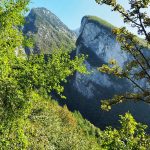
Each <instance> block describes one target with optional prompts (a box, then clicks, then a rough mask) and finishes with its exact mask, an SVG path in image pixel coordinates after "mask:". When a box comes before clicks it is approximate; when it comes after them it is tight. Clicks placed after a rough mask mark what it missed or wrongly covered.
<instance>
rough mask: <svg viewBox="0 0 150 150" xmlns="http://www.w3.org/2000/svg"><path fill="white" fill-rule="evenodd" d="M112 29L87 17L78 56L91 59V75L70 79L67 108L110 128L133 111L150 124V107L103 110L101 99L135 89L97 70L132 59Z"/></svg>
mask: <svg viewBox="0 0 150 150" xmlns="http://www.w3.org/2000/svg"><path fill="white" fill-rule="evenodd" d="M112 29H113V26H112V25H110V24H109V23H107V22H105V21H104V20H101V19H99V18H97V17H92V16H86V17H84V18H83V19H82V23H81V28H80V35H79V37H78V39H77V52H76V53H77V55H78V54H81V53H82V54H86V55H88V56H89V57H88V59H87V60H86V61H85V64H86V66H87V69H88V70H89V71H91V74H90V75H83V74H79V73H76V74H75V76H74V79H72V80H70V82H69V85H67V87H66V91H65V93H66V95H67V96H68V99H69V100H68V101H67V105H68V107H69V108H70V109H72V110H76V109H78V110H79V111H80V112H81V113H82V114H83V116H84V117H86V118H87V119H89V120H90V121H91V122H93V123H94V124H95V125H96V126H99V127H101V128H103V127H105V126H106V125H107V126H108V125H112V126H116V125H118V123H117V120H118V115H120V114H123V113H125V112H127V111H130V112H131V113H132V114H133V116H134V117H135V118H136V119H137V120H138V121H140V122H144V123H146V124H149V125H150V119H149V113H150V106H149V105H147V104H144V103H142V102H139V103H133V102H126V103H124V104H119V105H117V106H114V107H113V108H112V110H111V111H110V112H104V111H102V110H100V100H101V99H105V98H111V97H112V96H113V95H114V94H120V93H122V92H125V91H130V90H131V84H130V83H129V82H128V81H127V80H125V79H124V80H123V79H118V78H115V77H113V76H111V75H106V74H103V73H100V72H99V71H98V70H97V67H100V66H101V65H102V64H104V63H107V62H108V61H109V60H110V59H112V58H113V59H116V60H117V61H118V62H119V64H120V66H122V67H123V66H124V64H125V63H126V62H127V61H128V58H129V56H128V55H127V54H126V53H124V52H123V51H122V50H121V48H120V44H119V43H118V42H117V41H116V37H115V35H113V33H112Z"/></svg>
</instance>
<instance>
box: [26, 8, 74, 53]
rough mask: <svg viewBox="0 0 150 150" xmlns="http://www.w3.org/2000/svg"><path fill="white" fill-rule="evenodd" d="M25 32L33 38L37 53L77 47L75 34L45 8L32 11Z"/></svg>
mask: <svg viewBox="0 0 150 150" xmlns="http://www.w3.org/2000/svg"><path fill="white" fill-rule="evenodd" d="M23 31H24V33H25V34H26V35H27V36H33V38H34V41H35V43H36V49H35V50H34V52H36V53H37V52H38V53H39V52H43V53H49V52H51V51H52V50H53V49H57V48H60V47H64V48H72V47H74V45H75V40H76V35H75V33H74V32H73V31H71V30H70V29H69V28H68V27H67V26H66V25H65V24H64V23H63V22H62V21H61V20H60V19H59V18H58V17H57V16H56V15H55V14H53V13H52V12H51V11H49V10H48V9H46V8H44V7H39V8H33V9H31V11H30V13H29V15H28V16H27V17H26V24H25V26H24V30H23ZM68 45H69V46H70V47H68Z"/></svg>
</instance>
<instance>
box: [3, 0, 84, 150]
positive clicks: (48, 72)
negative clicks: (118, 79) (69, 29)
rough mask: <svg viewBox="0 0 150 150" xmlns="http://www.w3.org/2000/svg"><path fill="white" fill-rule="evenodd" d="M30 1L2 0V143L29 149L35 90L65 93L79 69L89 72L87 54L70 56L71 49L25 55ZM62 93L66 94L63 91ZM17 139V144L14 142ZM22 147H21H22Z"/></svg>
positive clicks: (14, 147) (38, 91)
mask: <svg viewBox="0 0 150 150" xmlns="http://www.w3.org/2000/svg"><path fill="white" fill-rule="evenodd" d="M28 3H29V1H22V0H17V1H13V0H10V1H7V0H6V1H5V0H4V1H2V2H1V3H0V4H1V5H0V23H1V26H0V31H1V34H0V37H1V38H0V55H1V58H0V133H1V134H0V139H1V141H0V147H2V149H20V148H21V149H25V148H26V147H27V145H28V138H27V136H26V135H25V133H26V131H25V130H24V127H25V126H27V123H28V121H27V116H28V115H29V114H30V111H31V108H32V107H31V106H32V101H33V100H34V97H33V95H32V93H33V92H36V93H40V94H41V96H43V97H48V96H49V94H50V92H51V91H54V90H55V91H56V92H57V93H58V94H60V95H61V93H62V92H63V86H62V85H61V84H62V82H66V78H67V77H68V76H70V75H73V73H74V72H75V71H79V72H86V69H85V66H84V65H82V64H83V61H84V57H83V56H81V57H75V58H74V59H72V60H71V59H70V55H69V53H68V52H63V51H62V50H59V51H58V50H57V51H56V52H54V53H53V54H51V55H47V56H44V55H30V56H28V57H27V56H25V55H23V51H24V50H23V48H24V46H27V45H30V44H31V42H30V41H26V40H27V38H26V37H24V36H23V34H22V32H21V30H20V28H21V26H22V25H23V23H24V12H26V6H27V4H28ZM61 96H62V95H61ZM12 143H14V144H12ZM19 147H20V148H19Z"/></svg>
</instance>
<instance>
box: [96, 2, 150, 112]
mask: <svg viewBox="0 0 150 150" xmlns="http://www.w3.org/2000/svg"><path fill="white" fill-rule="evenodd" d="M95 1H96V2H97V3H98V4H106V5H108V6H111V8H112V11H116V12H118V13H119V14H120V15H121V16H122V18H123V21H124V23H125V24H130V25H131V27H132V28H135V29H137V33H138V34H139V35H142V36H144V37H145V40H142V39H140V38H138V37H137V36H136V35H134V34H132V33H131V32H129V31H128V30H127V29H126V27H122V28H116V29H114V30H113V33H114V34H116V36H117V40H118V41H119V43H120V44H121V48H122V50H123V51H125V52H127V53H128V54H129V57H130V58H131V59H130V60H129V61H128V63H127V64H126V66H125V67H124V68H121V67H120V66H119V65H118V63H117V60H110V62H108V64H104V65H103V66H102V67H100V68H99V70H100V71H101V72H104V73H108V74H113V75H115V76H118V77H119V78H126V79H128V80H129V81H130V82H131V83H132V84H133V86H134V89H135V90H134V92H132V93H125V94H123V95H115V96H114V97H113V98H112V99H110V100H104V101H102V108H103V109H107V110H108V109H110V108H111V105H113V104H116V103H121V102H124V101H126V100H133V101H144V102H146V103H150V90H149V88H150V56H149V50H148V49H149V45H150V32H149V28H150V16H148V15H149V14H148V9H149V6H150V1H149V0H129V1H128V3H129V6H130V9H129V10H126V9H125V8H124V7H123V6H122V5H121V4H119V3H118V2H117V1H116V0H95ZM141 82H145V83H146V84H144V85H143V84H141Z"/></svg>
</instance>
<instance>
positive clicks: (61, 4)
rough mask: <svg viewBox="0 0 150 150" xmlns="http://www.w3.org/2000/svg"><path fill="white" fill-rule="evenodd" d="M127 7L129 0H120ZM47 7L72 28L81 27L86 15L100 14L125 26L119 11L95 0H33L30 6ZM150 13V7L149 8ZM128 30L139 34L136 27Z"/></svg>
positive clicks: (103, 17) (114, 22) (117, 25)
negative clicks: (112, 9) (113, 10)
mask: <svg viewBox="0 0 150 150" xmlns="http://www.w3.org/2000/svg"><path fill="white" fill-rule="evenodd" d="M118 2H119V3H120V4H122V5H123V6H124V7H125V8H126V9H128V8H129V5H128V4H127V2H128V1H127V0H118ZM33 7H34V8H35V7H45V8H47V9H49V10H50V11H51V12H52V13H54V14H55V15H56V16H58V17H59V18H60V19H61V21H62V22H63V23H64V24H66V25H67V26H68V27H69V28H70V29H72V30H74V29H77V28H79V27H80V23H81V19H82V17H83V16H85V15H94V16H98V17H100V18H102V19H104V20H106V21H108V22H110V23H111V24H113V25H114V26H116V27H121V26H124V23H123V21H122V20H121V17H120V15H119V14H118V13H116V12H112V11H111V8H110V7H108V6H106V5H98V4H96V2H95V0H31V4H30V8H33ZM148 14H149V15H150V9H149V10H148ZM127 28H128V30H130V31H131V32H133V33H134V34H137V31H136V29H135V28H134V29H133V28H131V27H129V26H127Z"/></svg>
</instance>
